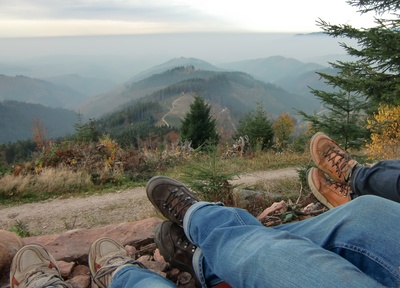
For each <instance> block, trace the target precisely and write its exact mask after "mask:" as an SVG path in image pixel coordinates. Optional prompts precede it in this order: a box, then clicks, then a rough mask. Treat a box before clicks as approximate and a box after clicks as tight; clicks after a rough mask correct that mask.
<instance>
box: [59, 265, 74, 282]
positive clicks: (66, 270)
mask: <svg viewBox="0 0 400 288" xmlns="http://www.w3.org/2000/svg"><path fill="white" fill-rule="evenodd" d="M57 264H58V267H59V268H60V273H61V277H62V278H63V279H68V278H70V277H71V274H72V271H73V269H74V267H75V262H65V261H57Z"/></svg>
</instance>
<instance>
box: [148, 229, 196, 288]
mask: <svg viewBox="0 0 400 288" xmlns="http://www.w3.org/2000/svg"><path fill="white" fill-rule="evenodd" d="M154 242H155V243H156V246H157V248H158V249H160V253H161V255H162V256H163V257H164V259H165V261H167V262H169V263H170V264H171V266H172V267H175V268H178V269H179V270H180V271H186V272H189V273H190V274H191V275H192V277H193V279H195V280H196V284H197V285H196V286H198V287H200V286H201V285H200V282H199V281H198V279H197V277H196V274H195V273H194V270H193V264H192V260H193V254H194V251H196V246H195V245H193V244H192V243H191V242H190V241H189V240H188V239H187V237H186V235H185V232H184V231H183V228H182V227H180V226H178V224H176V223H174V222H172V221H164V222H162V223H160V224H158V225H157V227H156V229H155V231H154Z"/></svg>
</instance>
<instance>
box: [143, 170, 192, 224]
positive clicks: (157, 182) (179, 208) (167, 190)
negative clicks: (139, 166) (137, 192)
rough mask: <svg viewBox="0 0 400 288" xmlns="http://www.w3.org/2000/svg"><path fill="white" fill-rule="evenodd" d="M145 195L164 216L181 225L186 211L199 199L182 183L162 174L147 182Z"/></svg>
mask: <svg viewBox="0 0 400 288" xmlns="http://www.w3.org/2000/svg"><path fill="white" fill-rule="evenodd" d="M146 191H147V197H148V198H149V200H150V202H151V203H152V204H153V205H154V207H156V208H157V209H158V210H159V211H160V212H161V213H162V215H164V217H166V218H167V219H169V220H171V221H172V222H174V223H176V224H178V225H179V226H182V223H183V217H184V216H185V213H186V211H187V210H188V209H189V207H190V206H192V205H193V204H194V203H196V202H198V201H199V199H198V198H197V197H196V196H195V195H194V194H193V193H192V192H191V191H190V190H189V189H188V188H187V187H185V185H183V184H182V183H180V182H178V181H176V180H174V179H171V178H168V177H164V176H155V177H153V178H151V179H150V180H149V182H147V185H146Z"/></svg>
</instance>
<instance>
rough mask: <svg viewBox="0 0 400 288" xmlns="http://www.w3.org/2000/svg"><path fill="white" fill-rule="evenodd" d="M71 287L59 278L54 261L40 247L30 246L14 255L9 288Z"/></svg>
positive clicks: (58, 271) (58, 270)
mask: <svg viewBox="0 0 400 288" xmlns="http://www.w3.org/2000/svg"><path fill="white" fill-rule="evenodd" d="M49 286H54V287H71V286H70V285H68V284H66V283H65V282H64V280H63V279H62V278H61V274H60V269H59V268H58V265H57V262H56V260H55V259H54V258H53V256H51V255H50V253H49V252H47V250H46V249H45V248H44V247H43V246H40V245H37V244H30V245H26V246H24V247H22V248H21V249H20V250H19V251H18V252H17V254H15V256H14V258H13V261H12V263H11V269H10V287H11V288H17V287H18V288H30V287H32V288H34V287H49Z"/></svg>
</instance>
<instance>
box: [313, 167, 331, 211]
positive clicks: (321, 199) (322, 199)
mask: <svg viewBox="0 0 400 288" xmlns="http://www.w3.org/2000/svg"><path fill="white" fill-rule="evenodd" d="M311 169H317V168H311ZM311 169H309V170H308V171H307V182H308V186H310V189H311V192H312V193H313V194H314V196H315V198H317V199H318V201H319V202H321V203H322V204H323V205H325V206H326V207H328V208H329V209H333V208H335V206H333V205H332V204H331V203H329V202H328V200H327V199H326V198H325V196H324V195H322V194H321V192H319V191H318V189H317V187H315V185H314V182H313V181H312V176H311Z"/></svg>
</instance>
